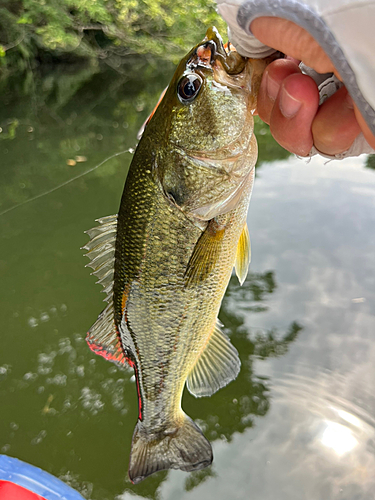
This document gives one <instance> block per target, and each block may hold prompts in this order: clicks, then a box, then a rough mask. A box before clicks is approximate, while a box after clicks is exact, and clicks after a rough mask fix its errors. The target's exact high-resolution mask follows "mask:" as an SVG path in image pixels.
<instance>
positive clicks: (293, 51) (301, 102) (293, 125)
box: [250, 17, 375, 156]
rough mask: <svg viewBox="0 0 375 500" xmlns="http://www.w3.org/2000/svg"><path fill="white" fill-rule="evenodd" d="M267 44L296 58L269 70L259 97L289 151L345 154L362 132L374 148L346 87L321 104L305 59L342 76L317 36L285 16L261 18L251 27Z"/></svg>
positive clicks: (267, 119)
mask: <svg viewBox="0 0 375 500" xmlns="http://www.w3.org/2000/svg"><path fill="white" fill-rule="evenodd" d="M250 29H251V31H252V33H253V34H254V35H255V37H256V38H257V39H258V40H260V41H261V42H262V43H264V44H265V45H268V46H269V47H272V48H274V49H276V50H279V51H281V52H283V53H284V54H287V55H288V56H291V58H294V59H289V60H288V59H279V60H276V61H274V62H272V63H271V64H270V65H269V66H268V67H267V68H266V70H265V73H264V75H263V78H262V83H261V87H260V91H259V95H258V114H259V116H260V118H261V119H262V120H263V121H265V122H266V123H268V124H269V125H270V129H271V133H272V135H273V136H274V138H275V139H276V140H277V142H279V144H281V145H282V146H283V147H284V148H285V149H287V150H288V151H290V152H292V153H295V154H297V155H299V156H307V155H308V154H309V152H310V150H311V148H312V146H313V145H314V146H315V148H316V149H317V150H318V151H319V152H321V153H323V154H326V155H335V154H339V153H342V152H344V151H346V150H348V149H349V148H350V146H351V145H352V143H353V142H354V140H355V138H356V137H357V136H358V135H359V134H360V132H363V135H364V137H365V139H366V140H367V142H368V144H369V145H370V146H371V147H372V148H374V149H375V136H374V135H373V134H372V133H371V131H370V129H369V127H368V126H367V124H366V122H365V120H364V118H363V117H362V115H361V113H360V112H359V110H358V108H357V106H356V105H355V104H354V103H353V101H352V99H351V97H350V95H349V94H348V91H347V90H346V88H345V87H342V88H341V89H339V90H338V91H337V92H336V93H335V94H334V95H333V96H331V97H330V98H329V99H327V100H326V101H325V102H324V103H323V104H322V105H321V106H320V107H319V92H318V88H317V85H316V83H315V82H314V80H313V79H312V78H311V77H309V76H307V75H304V74H302V72H301V70H300V69H299V67H298V62H299V61H302V62H304V63H305V64H306V65H307V66H309V67H311V68H313V69H314V70H315V71H317V72H318V73H330V72H333V73H335V75H336V76H337V77H338V78H339V79H340V75H339V74H338V73H337V71H336V69H335V68H334V66H333V65H332V63H331V61H330V59H329V58H328V56H327V55H326V53H325V52H324V51H323V49H322V48H321V47H320V46H319V44H318V43H317V42H316V41H315V39H314V38H313V37H312V36H311V35H310V34H309V33H308V32H307V31H305V30H304V29H302V28H301V27H299V26H298V25H296V24H294V23H292V22H291V21H287V20H285V19H281V18H273V17H259V18H257V19H254V20H253V22H252V23H251V27H250Z"/></svg>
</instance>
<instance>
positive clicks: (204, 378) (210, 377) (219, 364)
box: [186, 321, 241, 398]
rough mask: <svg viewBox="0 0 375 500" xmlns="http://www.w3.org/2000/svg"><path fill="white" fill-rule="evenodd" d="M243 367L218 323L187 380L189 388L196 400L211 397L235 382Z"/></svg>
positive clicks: (235, 350)
mask: <svg viewBox="0 0 375 500" xmlns="http://www.w3.org/2000/svg"><path fill="white" fill-rule="evenodd" d="M240 367H241V362H240V359H239V357H238V352H237V349H236V348H235V347H234V346H233V345H232V344H231V342H230V340H229V338H228V337H227V336H226V335H225V333H223V332H222V331H221V329H220V323H219V321H217V323H216V325H215V328H214V331H213V332H212V335H211V337H210V339H209V340H208V343H207V345H206V347H205V349H204V351H203V352H202V354H201V355H200V357H199V358H198V360H197V362H196V363H195V365H194V367H193V369H192V370H191V372H190V373H189V375H188V378H187V383H186V385H187V388H188V389H189V392H190V393H191V394H193V396H195V397H196V398H199V397H201V396H211V395H212V394H214V393H215V392H216V391H218V390H219V389H220V388H221V387H224V386H226V385H227V384H229V382H231V381H232V380H234V379H235V378H236V377H237V375H238V373H239V371H240Z"/></svg>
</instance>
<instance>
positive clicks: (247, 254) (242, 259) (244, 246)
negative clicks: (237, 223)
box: [235, 224, 251, 285]
mask: <svg viewBox="0 0 375 500" xmlns="http://www.w3.org/2000/svg"><path fill="white" fill-rule="evenodd" d="M250 260H251V246H250V236H249V230H248V228H247V224H245V226H244V228H243V230H242V233H241V236H240V239H239V240H238V245H237V252H236V262H235V268H236V274H237V278H238V281H239V282H240V285H242V284H243V282H244V281H245V279H246V276H247V273H248V270H249V264H250Z"/></svg>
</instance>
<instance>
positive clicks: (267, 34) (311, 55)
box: [251, 17, 337, 76]
mask: <svg viewBox="0 0 375 500" xmlns="http://www.w3.org/2000/svg"><path fill="white" fill-rule="evenodd" d="M251 31H252V33H253V34H254V36H255V37H256V38H257V39H258V40H259V41H261V42H262V43H264V44H265V45H268V46H269V47H272V48H274V49H276V50H280V51H281V52H283V53H284V54H288V55H289V56H291V57H294V58H295V59H298V60H301V61H303V62H304V63H305V64H306V65H307V66H309V67H310V68H313V69H315V71H317V72H318V73H329V72H334V71H335V69H334V66H333V64H332V62H331V61H330V59H329V57H328V56H327V54H326V53H325V52H324V50H323V49H322V48H321V47H320V45H319V44H318V42H317V41H316V40H315V38H313V37H312V36H311V35H310V33H308V32H307V31H305V30H304V29H303V28H301V27H300V26H298V25H297V24H294V23H292V21H288V20H286V19H281V18H278V17H258V18H257V19H254V21H253V22H252V23H251ZM336 76H337V75H336Z"/></svg>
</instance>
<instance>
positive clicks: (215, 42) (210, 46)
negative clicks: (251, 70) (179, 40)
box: [187, 26, 247, 75]
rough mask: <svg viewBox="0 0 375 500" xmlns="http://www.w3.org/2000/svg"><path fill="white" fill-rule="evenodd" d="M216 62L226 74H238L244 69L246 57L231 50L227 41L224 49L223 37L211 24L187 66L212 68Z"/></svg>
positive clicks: (189, 67)
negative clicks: (226, 46)
mask: <svg viewBox="0 0 375 500" xmlns="http://www.w3.org/2000/svg"><path fill="white" fill-rule="evenodd" d="M218 62H219V63H220V65H221V66H222V67H223V69H224V70H225V72H226V73H227V74H228V75H238V74H240V73H242V71H243V70H244V68H245V66H246V62H247V58H246V57H242V56H241V55H240V54H239V53H238V52H236V51H235V50H231V49H230V43H229V42H228V48H227V49H226V48H225V47H224V43H223V39H222V38H221V36H220V34H219V32H218V31H217V29H216V28H215V27H214V26H213V27H211V28H208V30H207V32H206V36H205V38H204V40H203V41H202V42H201V43H200V44H199V45H198V46H197V47H196V48H195V50H194V52H193V54H192V55H191V57H190V59H189V60H188V61H187V68H188V69H190V70H194V69H196V68H198V67H202V68H210V69H213V68H214V67H215V65H216V63H218Z"/></svg>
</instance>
